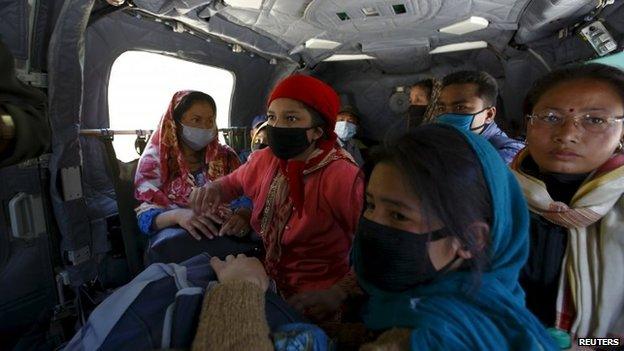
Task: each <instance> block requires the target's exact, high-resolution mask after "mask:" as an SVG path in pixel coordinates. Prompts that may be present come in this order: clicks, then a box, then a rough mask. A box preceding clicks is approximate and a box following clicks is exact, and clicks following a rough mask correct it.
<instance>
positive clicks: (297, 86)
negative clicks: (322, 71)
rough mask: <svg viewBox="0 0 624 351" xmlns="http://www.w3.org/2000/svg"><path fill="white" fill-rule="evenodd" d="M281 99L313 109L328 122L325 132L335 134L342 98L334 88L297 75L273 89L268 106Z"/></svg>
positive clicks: (316, 80)
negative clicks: (298, 102) (295, 101)
mask: <svg viewBox="0 0 624 351" xmlns="http://www.w3.org/2000/svg"><path fill="white" fill-rule="evenodd" d="M279 98H288V99H293V100H297V101H300V102H303V103H304V104H306V105H308V106H309V107H311V108H313V109H314V110H316V111H317V112H318V113H320V114H321V117H323V119H324V120H325V122H327V126H326V128H325V131H326V132H331V133H332V134H333V131H334V126H335V125H336V116H337V115H338V109H339V108H340V98H338V94H336V91H334V89H333V88H332V87H330V86H329V85H327V84H326V83H324V82H323V81H321V80H319V79H316V78H314V77H310V76H304V75H302V74H295V75H292V76H290V77H288V78H286V79H284V80H282V81H281V82H280V83H279V84H278V85H277V86H276V87H275V89H273V92H272V93H271V95H270V97H269V102H268V103H267V106H268V105H270V104H271V102H273V100H275V99H279Z"/></svg>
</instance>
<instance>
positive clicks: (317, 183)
mask: <svg viewBox="0 0 624 351" xmlns="http://www.w3.org/2000/svg"><path fill="white" fill-rule="evenodd" d="M339 105H340V101H339V98H338V95H337V94H336V92H335V91H334V90H333V89H332V88H331V87H330V86H328V85H327V84H325V83H323V82H322V81H320V80H318V79H316V78H312V77H310V76H304V75H294V76H290V77H288V78H286V79H284V80H283V81H282V82H280V83H279V84H278V85H277V87H276V88H275V89H274V90H273V92H272V93H271V96H270V97H269V101H268V111H267V117H268V126H267V134H268V141H269V147H268V148H266V149H263V150H259V151H257V152H256V153H255V154H254V157H253V158H252V159H251V160H249V162H248V163H246V164H244V165H243V166H241V167H240V168H238V169H237V170H236V171H234V172H233V173H231V174H230V175H228V176H225V177H223V178H221V179H219V180H218V181H216V182H213V183H209V184H206V186H204V187H202V188H198V189H196V190H195V191H194V192H193V193H192V194H191V204H192V207H193V209H194V210H195V211H196V212H198V213H206V212H210V211H215V210H216V209H217V207H218V204H220V203H222V202H224V201H226V202H227V201H229V200H231V199H235V198H237V197H239V196H241V195H243V194H244V195H245V196H248V197H250V198H251V199H252V200H253V203H254V209H253V213H252V216H251V226H252V227H253V228H254V230H255V231H256V232H258V233H259V234H260V235H261V236H262V239H263V241H264V246H265V248H266V257H265V260H264V265H265V267H266V269H267V272H268V273H269V275H270V276H271V277H272V278H273V279H275V281H276V283H277V286H278V288H279V290H280V292H281V294H282V295H283V296H284V297H286V298H290V302H291V304H293V305H294V306H295V307H296V308H298V309H300V310H306V311H307V312H308V314H309V315H311V316H312V317H316V318H318V319H323V318H326V317H329V316H330V315H332V312H335V311H336V310H337V309H338V307H339V306H340V304H341V302H342V301H343V300H344V299H345V298H346V296H347V294H348V290H350V288H352V286H353V285H354V282H355V279H354V278H353V275H352V274H351V273H350V269H349V258H348V256H349V250H350V248H351V243H352V240H353V233H354V232H355V228H356V225H357V221H358V218H359V216H360V212H361V209H362V206H363V197H364V195H363V193H364V178H363V175H362V174H361V172H360V171H359V169H358V167H357V165H356V164H355V162H354V161H353V159H352V158H351V156H350V155H349V154H348V153H347V152H345V151H344V150H343V149H342V148H340V147H338V146H337V144H336V135H335V134H334V125H335V123H336V120H335V118H336V115H337V114H338V109H339Z"/></svg>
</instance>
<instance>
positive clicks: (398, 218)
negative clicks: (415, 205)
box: [390, 212, 407, 221]
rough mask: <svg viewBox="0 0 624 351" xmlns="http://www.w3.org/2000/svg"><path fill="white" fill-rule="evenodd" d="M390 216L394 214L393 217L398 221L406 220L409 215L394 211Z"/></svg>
mask: <svg viewBox="0 0 624 351" xmlns="http://www.w3.org/2000/svg"><path fill="white" fill-rule="evenodd" d="M390 216H392V219H394V220H396V221H404V220H406V219H407V217H405V216H404V215H402V214H400V213H398V212H392V213H391V214H390Z"/></svg>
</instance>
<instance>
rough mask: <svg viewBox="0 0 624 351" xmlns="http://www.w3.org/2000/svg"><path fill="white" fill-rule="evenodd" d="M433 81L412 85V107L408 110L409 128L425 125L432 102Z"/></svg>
mask: <svg viewBox="0 0 624 351" xmlns="http://www.w3.org/2000/svg"><path fill="white" fill-rule="evenodd" d="M433 83H434V82H433V79H425V80H421V81H420V82H418V83H416V84H414V85H412V86H411V87H410V91H409V102H410V106H409V108H408V110H407V113H408V117H409V128H416V127H418V126H419V125H421V124H423V122H424V119H425V113H426V112H427V108H428V107H429V102H430V101H431V93H432V92H433Z"/></svg>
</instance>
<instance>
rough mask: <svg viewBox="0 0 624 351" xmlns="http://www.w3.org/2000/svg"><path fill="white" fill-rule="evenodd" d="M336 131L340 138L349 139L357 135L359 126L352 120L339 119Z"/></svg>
mask: <svg viewBox="0 0 624 351" xmlns="http://www.w3.org/2000/svg"><path fill="white" fill-rule="evenodd" d="M334 132H335V133H336V135H338V138H340V140H342V141H347V140H349V139H351V138H353V136H355V133H357V126H356V125H355V124H354V123H351V122H347V121H338V122H336V127H335V128H334Z"/></svg>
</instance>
